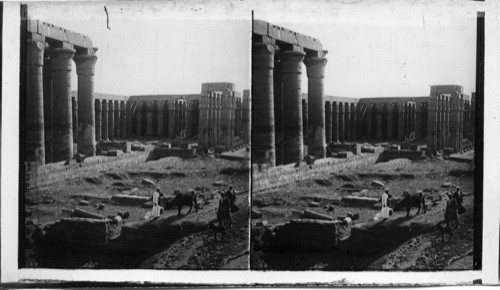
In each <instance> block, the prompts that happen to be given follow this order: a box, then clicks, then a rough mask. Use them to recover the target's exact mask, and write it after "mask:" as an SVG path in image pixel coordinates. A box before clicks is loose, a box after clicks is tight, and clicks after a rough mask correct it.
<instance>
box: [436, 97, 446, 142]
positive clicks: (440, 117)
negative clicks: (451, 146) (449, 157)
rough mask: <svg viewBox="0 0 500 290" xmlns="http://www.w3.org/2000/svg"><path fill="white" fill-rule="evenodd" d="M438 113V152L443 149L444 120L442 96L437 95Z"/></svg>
mask: <svg viewBox="0 0 500 290" xmlns="http://www.w3.org/2000/svg"><path fill="white" fill-rule="evenodd" d="M436 112H437V130H436V137H437V143H436V150H440V149H443V124H444V120H443V119H444V118H443V98H442V96H441V95H437V107H436Z"/></svg>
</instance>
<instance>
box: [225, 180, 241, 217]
mask: <svg viewBox="0 0 500 290" xmlns="http://www.w3.org/2000/svg"><path fill="white" fill-rule="evenodd" d="M226 196H227V198H228V199H229V202H230V203H231V212H232V213H233V212H237V211H238V210H239V208H238V206H236V204H235V202H236V193H235V192H234V190H233V186H232V185H230V186H229V189H228V190H227V191H226Z"/></svg>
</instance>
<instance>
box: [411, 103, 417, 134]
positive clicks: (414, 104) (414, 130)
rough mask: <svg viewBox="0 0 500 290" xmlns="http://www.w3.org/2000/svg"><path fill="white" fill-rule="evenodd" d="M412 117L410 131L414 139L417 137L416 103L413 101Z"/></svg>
mask: <svg viewBox="0 0 500 290" xmlns="http://www.w3.org/2000/svg"><path fill="white" fill-rule="evenodd" d="M412 113H413V114H412V117H411V123H412V126H411V128H412V132H413V136H414V138H415V139H417V104H416V103H413V105H412Z"/></svg>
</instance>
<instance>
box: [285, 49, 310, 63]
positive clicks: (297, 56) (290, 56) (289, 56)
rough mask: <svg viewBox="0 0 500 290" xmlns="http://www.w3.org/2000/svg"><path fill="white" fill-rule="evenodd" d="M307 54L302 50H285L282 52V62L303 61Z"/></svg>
mask: <svg viewBox="0 0 500 290" xmlns="http://www.w3.org/2000/svg"><path fill="white" fill-rule="evenodd" d="M305 55H306V54H305V53H303V52H301V51H284V52H282V53H281V54H280V56H281V58H280V59H281V61H282V62H301V61H302V60H303V59H304V56H305Z"/></svg>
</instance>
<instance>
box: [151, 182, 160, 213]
mask: <svg viewBox="0 0 500 290" xmlns="http://www.w3.org/2000/svg"><path fill="white" fill-rule="evenodd" d="M159 201H160V188H159V187H158V188H157V189H156V191H155V192H154V193H153V209H152V210H151V217H155V218H157V217H159V216H160V205H159V204H158V203H159Z"/></svg>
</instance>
